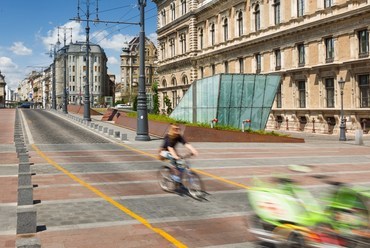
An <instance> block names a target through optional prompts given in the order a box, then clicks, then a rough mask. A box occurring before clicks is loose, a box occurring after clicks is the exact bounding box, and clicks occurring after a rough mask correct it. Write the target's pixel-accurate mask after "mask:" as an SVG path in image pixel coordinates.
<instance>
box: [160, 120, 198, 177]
mask: <svg viewBox="0 0 370 248" xmlns="http://www.w3.org/2000/svg"><path fill="white" fill-rule="evenodd" d="M180 131H181V130H180V127H179V126H178V125H176V124H171V125H170V128H169V130H168V133H167V134H166V135H165V136H164V140H163V144H162V145H161V149H160V154H159V155H160V157H161V158H164V159H168V160H170V163H171V165H173V167H174V170H173V174H174V176H173V179H174V180H175V181H177V182H180V181H181V179H180V177H179V174H180V172H179V170H178V164H177V163H176V161H177V160H179V159H181V157H180V156H179V155H178V153H177V151H176V149H175V146H176V145H177V144H178V143H181V144H183V145H184V146H185V147H186V148H187V149H188V150H189V151H190V152H191V153H192V154H193V155H197V154H198V152H197V150H196V149H195V148H194V147H193V146H192V145H190V144H189V143H188V142H186V140H185V139H184V137H183V136H182V135H181V132H180Z"/></svg>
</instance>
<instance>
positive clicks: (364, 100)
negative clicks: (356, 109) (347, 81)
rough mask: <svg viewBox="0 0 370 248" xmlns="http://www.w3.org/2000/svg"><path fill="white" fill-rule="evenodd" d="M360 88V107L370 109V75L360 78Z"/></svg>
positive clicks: (360, 76)
mask: <svg viewBox="0 0 370 248" xmlns="http://www.w3.org/2000/svg"><path fill="white" fill-rule="evenodd" d="M358 87H359V88H360V107H361V108H369V107H370V101H369V97H370V86H369V74H367V75H359V76H358Z"/></svg>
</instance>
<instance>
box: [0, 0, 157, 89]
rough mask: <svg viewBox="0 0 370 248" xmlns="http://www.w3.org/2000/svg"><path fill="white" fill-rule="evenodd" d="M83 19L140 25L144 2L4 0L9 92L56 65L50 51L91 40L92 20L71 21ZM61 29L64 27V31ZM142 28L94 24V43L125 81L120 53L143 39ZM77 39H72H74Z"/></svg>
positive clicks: (0, 30)
mask: <svg viewBox="0 0 370 248" xmlns="http://www.w3.org/2000/svg"><path fill="white" fill-rule="evenodd" d="M78 2H80V11H79V16H80V18H81V19H82V20H86V19H87V6H88V2H89V3H90V4H89V12H90V15H89V17H90V18H89V19H90V20H94V19H96V13H97V11H96V3H98V18H99V20H101V21H110V22H130V23H138V22H139V20H140V12H139V8H138V0H89V1H88V0H79V1H78V0H62V1H61V0H59V1H58V0H1V4H0V71H1V73H2V75H3V76H5V82H6V84H7V86H8V88H10V89H12V90H16V88H17V87H18V85H19V83H20V82H21V81H22V80H23V79H25V78H27V76H28V75H29V74H30V72H32V71H40V72H41V71H42V70H43V69H45V68H46V67H48V66H50V64H52V62H53V58H52V57H50V50H51V48H52V47H53V45H55V44H56V43H57V41H58V33H59V41H60V42H61V44H62V45H61V47H62V46H63V44H64V38H66V43H67V44H69V43H70V41H71V39H72V42H76V41H86V31H85V28H86V21H82V22H80V23H78V22H76V21H74V20H71V19H74V18H76V17H77V14H78V11H77V9H78ZM156 16H157V10H156V5H155V4H154V3H153V2H152V1H151V0H147V4H146V7H145V35H146V36H147V37H149V38H150V39H151V40H152V41H153V42H155V44H156V37H157V36H156V20H157V18H156ZM58 27H59V28H58ZM139 32H140V26H139V25H127V24H112V23H110V24H106V23H96V24H94V23H93V22H90V42H91V43H94V44H98V45H100V46H101V47H102V48H103V49H104V51H105V53H106V55H107V57H108V64H107V66H108V73H112V74H115V75H116V80H117V81H118V80H119V79H120V70H119V67H120V65H119V62H120V53H121V49H122V47H123V45H124V43H125V42H129V41H130V40H131V39H132V38H133V37H135V36H138V35H139ZM71 36H72V38H71Z"/></svg>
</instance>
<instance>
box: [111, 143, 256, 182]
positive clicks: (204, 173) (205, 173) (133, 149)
mask: <svg viewBox="0 0 370 248" xmlns="http://www.w3.org/2000/svg"><path fill="white" fill-rule="evenodd" d="M117 144H118V145H120V146H123V147H125V148H127V149H129V150H131V151H134V152H137V153H140V154H142V155H145V156H148V157H152V158H154V159H158V155H153V154H151V153H148V152H144V151H141V150H139V149H136V148H133V147H131V146H128V145H126V144H121V143H117ZM191 170H193V171H195V172H197V173H198V174H201V175H204V176H208V177H211V178H213V179H216V180H218V181H221V182H224V183H227V184H231V185H234V186H237V187H240V188H243V189H250V187H249V186H247V185H244V184H241V183H237V182H234V181H231V180H228V179H225V178H222V177H219V176H216V175H213V174H210V173H208V172H205V171H203V170H199V169H194V168H191Z"/></svg>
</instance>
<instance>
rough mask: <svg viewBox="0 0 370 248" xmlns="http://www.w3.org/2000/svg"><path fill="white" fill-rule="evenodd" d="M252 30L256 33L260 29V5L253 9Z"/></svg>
mask: <svg viewBox="0 0 370 248" xmlns="http://www.w3.org/2000/svg"><path fill="white" fill-rule="evenodd" d="M254 29H255V31H258V30H260V29H261V13H260V5H259V4H257V5H256V7H255V8H254Z"/></svg>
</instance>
